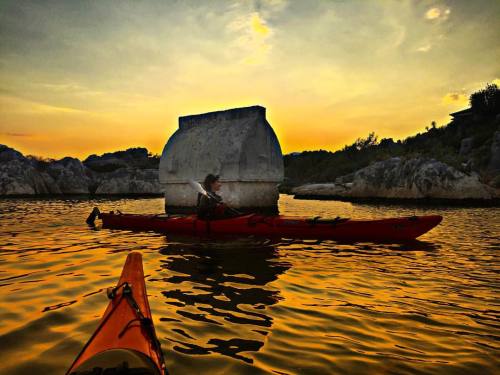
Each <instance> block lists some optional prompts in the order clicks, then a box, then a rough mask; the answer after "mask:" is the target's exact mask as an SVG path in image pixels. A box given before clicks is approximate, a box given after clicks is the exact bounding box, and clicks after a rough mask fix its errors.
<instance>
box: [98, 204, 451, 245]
mask: <svg viewBox="0 0 500 375" xmlns="http://www.w3.org/2000/svg"><path fill="white" fill-rule="evenodd" d="M94 210H97V211H93V213H94V215H95V216H97V217H99V218H100V219H101V220H102V223H103V228H109V229H128V230H137V231H155V232H162V233H167V234H183V235H190V236H217V235H233V236H234V235H236V236H260V237H266V238H276V237H278V238H291V239H317V240H336V241H374V242H385V241H408V240H414V239H415V238H417V237H419V236H421V235H422V234H424V233H427V232H428V231H430V230H431V229H432V228H434V227H435V226H436V225H438V224H439V223H440V222H441V220H442V219H443V218H442V217H441V216H439V215H430V216H410V217H398V218H389V219H378V220H357V219H347V218H335V219H329V220H324V219H320V218H319V217H316V218H312V219H311V218H304V217H291V216H281V215H279V216H263V215H257V214H249V215H242V216H238V217H233V218H228V219H218V220H209V221H206V220H200V219H198V218H197V216H196V215H188V216H165V215H133V214H122V213H120V212H118V213H113V212H110V213H101V212H99V211H98V209H94Z"/></svg>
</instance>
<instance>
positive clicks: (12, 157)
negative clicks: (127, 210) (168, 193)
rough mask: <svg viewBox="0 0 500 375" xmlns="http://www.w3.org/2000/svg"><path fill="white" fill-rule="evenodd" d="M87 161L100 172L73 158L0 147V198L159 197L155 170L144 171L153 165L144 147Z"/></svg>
mask: <svg viewBox="0 0 500 375" xmlns="http://www.w3.org/2000/svg"><path fill="white" fill-rule="evenodd" d="M89 159H90V160H91V163H92V162H93V163H94V165H93V166H94V167H95V166H96V165H98V166H100V169H101V170H102V172H97V171H95V170H93V169H90V168H88V167H87V166H85V165H84V164H82V162H80V160H78V159H75V158H70V157H66V158H63V159H61V160H43V159H40V158H35V157H25V156H23V154H21V153H20V152H19V151H16V150H14V149H12V148H10V147H7V146H4V145H0V195H42V194H89V193H90V194H94V193H96V194H161V187H160V184H159V181H158V169H156V168H147V167H149V166H150V165H154V163H155V162H156V164H157V160H156V161H155V160H151V159H154V158H150V157H149V156H148V152H147V150H146V149H144V148H137V149H129V150H127V151H118V152H116V153H112V154H105V155H103V157H99V156H95V155H94V156H91V157H89V158H88V159H87V160H89ZM117 164H119V167H118V168H110V166H112V165H117ZM141 167H142V168H141ZM144 167H146V168H144ZM96 169H99V167H97V168H96ZM110 169H111V170H110Z"/></svg>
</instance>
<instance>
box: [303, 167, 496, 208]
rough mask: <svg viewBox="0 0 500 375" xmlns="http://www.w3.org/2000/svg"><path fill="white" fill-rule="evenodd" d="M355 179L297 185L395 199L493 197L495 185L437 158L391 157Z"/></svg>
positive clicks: (308, 190) (313, 191)
mask: <svg viewBox="0 0 500 375" xmlns="http://www.w3.org/2000/svg"><path fill="white" fill-rule="evenodd" d="M351 178H352V183H340V182H343V181H344V180H346V178H344V177H341V178H339V179H337V180H336V183H330V184H315V185H304V186H301V187H298V188H295V189H294V193H295V194H296V195H298V196H300V195H316V196H322V195H323V196H328V195H331V196H339V197H346V198H391V199H408V198H411V199H422V198H432V199H492V198H495V197H496V192H495V190H494V189H492V188H490V187H489V186H487V185H485V184H483V183H482V182H481V181H480V180H479V176H478V175H477V174H475V173H471V174H465V173H463V172H460V171H458V170H457V169H455V168H453V167H451V166H449V165H447V164H444V163H442V162H439V161H437V160H433V159H425V158H412V159H402V158H399V157H395V158H391V159H388V160H385V161H380V162H376V163H373V164H371V165H370V166H368V167H366V168H363V169H360V170H359V171H357V172H355V173H354V176H353V177H351V176H349V178H348V179H347V180H351Z"/></svg>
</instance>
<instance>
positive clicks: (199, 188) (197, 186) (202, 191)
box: [189, 180, 208, 196]
mask: <svg viewBox="0 0 500 375" xmlns="http://www.w3.org/2000/svg"><path fill="white" fill-rule="evenodd" d="M189 185H191V187H192V188H193V189H194V190H196V191H197V192H198V193H200V194H203V195H207V196H208V194H207V192H206V191H205V189H203V187H202V186H201V184H200V183H199V182H196V181H194V180H189Z"/></svg>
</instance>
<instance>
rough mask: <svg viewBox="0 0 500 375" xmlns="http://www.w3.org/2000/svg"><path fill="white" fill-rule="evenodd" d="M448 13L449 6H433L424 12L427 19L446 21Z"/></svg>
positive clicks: (449, 10) (449, 11)
mask: <svg viewBox="0 0 500 375" xmlns="http://www.w3.org/2000/svg"><path fill="white" fill-rule="evenodd" d="M450 13H451V9H450V8H440V7H433V8H430V9H429V10H427V12H425V18H426V19H428V20H441V21H446V20H447V19H448V17H449V16H450Z"/></svg>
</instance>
